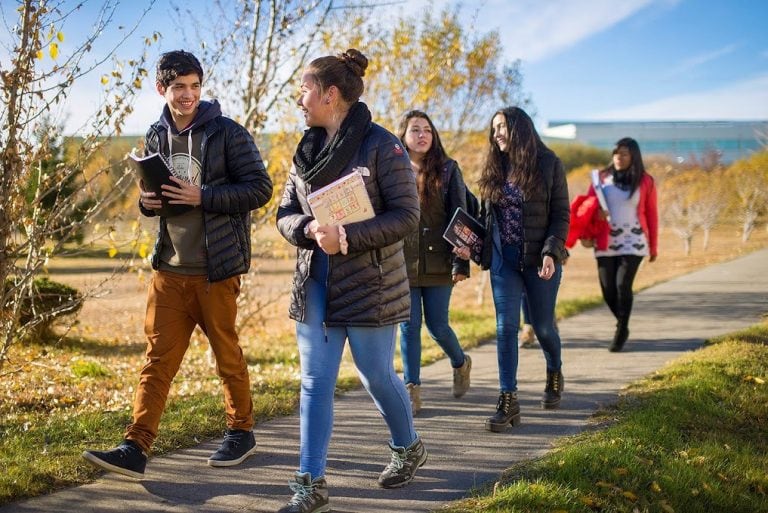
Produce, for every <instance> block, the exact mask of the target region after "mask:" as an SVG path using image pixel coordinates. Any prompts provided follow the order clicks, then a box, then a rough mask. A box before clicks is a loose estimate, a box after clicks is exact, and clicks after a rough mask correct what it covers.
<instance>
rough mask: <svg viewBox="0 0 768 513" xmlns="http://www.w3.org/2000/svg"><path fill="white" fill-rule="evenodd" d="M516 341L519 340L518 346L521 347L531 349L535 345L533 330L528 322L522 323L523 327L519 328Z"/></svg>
mask: <svg viewBox="0 0 768 513" xmlns="http://www.w3.org/2000/svg"><path fill="white" fill-rule="evenodd" d="M518 341H519V342H520V344H519V347H520V348H521V349H531V348H533V347H536V334H535V333H534V332H533V326H531V325H530V324H523V329H521V330H520V336H519V337H518Z"/></svg>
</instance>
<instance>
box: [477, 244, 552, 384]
mask: <svg viewBox="0 0 768 513" xmlns="http://www.w3.org/2000/svg"><path fill="white" fill-rule="evenodd" d="M497 258H501V259H502V261H501V262H492V264H491V290H492V292H493V302H494V305H495V306H496V355H497V358H498V363H499V386H500V389H501V391H502V392H514V391H516V390H517V361H518V350H517V330H518V328H519V326H520V300H521V296H522V294H523V290H525V293H526V294H527V296H528V298H527V299H528V313H529V314H530V316H531V319H530V320H531V324H532V325H533V331H534V333H536V338H538V339H539V345H540V346H541V349H542V350H543V351H544V359H545V360H546V362H547V371H548V372H557V371H559V370H560V367H561V366H562V362H561V360H560V334H559V333H558V332H557V329H556V328H555V302H556V301H557V291H558V289H559V288H560V279H561V277H562V266H561V265H560V264H555V273H554V275H553V276H552V278H550V279H549V280H542V279H541V278H539V275H538V269H536V268H535V267H525V268H522V270H521V267H522V266H521V260H520V259H521V257H520V248H519V246H515V245H505V246H502V251H501V255H500V257H499V253H498V252H494V253H493V259H494V260H495V259H497Z"/></svg>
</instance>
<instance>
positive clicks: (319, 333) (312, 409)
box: [296, 278, 417, 479]
mask: <svg viewBox="0 0 768 513" xmlns="http://www.w3.org/2000/svg"><path fill="white" fill-rule="evenodd" d="M325 295H326V289H325V286H324V285H323V284H321V283H319V282H318V281H316V280H314V279H312V278H310V279H308V280H307V303H306V305H307V311H306V317H305V322H303V323H300V322H297V323H296V338H297V340H298V344H299V358H300V360H301V406H300V429H301V442H300V458H299V472H309V473H310V475H311V476H312V479H314V478H316V477H320V476H324V475H325V467H326V461H327V457H328V445H329V444H330V441H331V432H332V431H333V397H334V391H335V389H336V378H337V377H338V374H339V366H340V364H341V356H342V353H343V351H344V344H345V342H346V341H347V340H349V348H350V350H351V352H352V358H353V359H354V361H355V365H356V366H357V370H358V372H359V374H360V380H361V381H362V383H363V386H364V387H365V389H366V390H367V391H368V393H369V394H370V396H371V397H372V398H373V402H374V403H375V404H376V408H378V410H379V412H381V414H382V416H383V417H384V421H385V422H386V423H387V426H388V427H389V432H390V435H391V437H392V440H391V442H392V445H394V446H397V447H409V446H410V445H411V444H412V443H413V442H415V441H416V438H417V434H416V430H415V428H414V426H413V417H412V415H411V403H410V399H409V398H408V392H407V390H406V389H405V385H404V384H403V382H402V381H401V380H400V378H399V377H398V375H397V373H396V372H395V367H394V365H393V359H394V356H395V338H396V337H395V335H396V333H397V326H396V325H394V324H392V325H388V326H382V327H380V328H368V327H354V326H348V327H325V326H324V324H323V321H324V319H325V317H324V316H325ZM350 450H351V448H350Z"/></svg>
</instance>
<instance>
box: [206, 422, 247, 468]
mask: <svg viewBox="0 0 768 513" xmlns="http://www.w3.org/2000/svg"><path fill="white" fill-rule="evenodd" d="M254 452H256V439H255V438H254V436H253V431H244V430H242V429H227V432H226V433H224V441H223V442H221V446H220V447H219V449H218V450H217V451H216V452H214V453H213V454H211V457H210V458H208V465H210V466H212V467H231V466H234V465H239V464H240V463H242V462H243V460H245V458H247V457H248V456H250V455H251V454H253V453H254Z"/></svg>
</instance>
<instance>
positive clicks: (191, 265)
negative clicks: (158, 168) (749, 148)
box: [83, 51, 272, 479]
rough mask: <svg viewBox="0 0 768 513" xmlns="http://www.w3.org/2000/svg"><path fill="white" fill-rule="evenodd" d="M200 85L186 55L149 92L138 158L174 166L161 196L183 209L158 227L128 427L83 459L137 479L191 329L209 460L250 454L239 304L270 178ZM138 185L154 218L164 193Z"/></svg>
mask: <svg viewBox="0 0 768 513" xmlns="http://www.w3.org/2000/svg"><path fill="white" fill-rule="evenodd" d="M202 82H203V69H202V67H201V65H200V63H199V61H198V60H197V58H196V57H195V56H194V55H192V54H191V53H189V52H185V51H173V52H168V53H165V54H163V55H162V56H161V57H160V60H159V62H158V64H157V83H156V88H157V92H158V93H159V94H160V95H162V96H163V97H164V98H165V102H166V105H165V107H164V108H163V112H162V115H161V117H160V120H159V121H157V122H156V123H154V124H153V125H152V126H151V127H150V128H149V130H148V131H147V134H146V136H145V153H146V154H147V155H149V154H151V153H155V152H158V153H160V154H161V155H163V156H165V157H166V159H167V161H168V162H170V163H171V164H172V169H173V174H174V176H173V177H171V180H172V181H173V184H172V185H163V186H162V192H161V195H162V199H164V200H165V201H166V202H167V203H169V204H171V205H176V206H181V205H183V206H186V209H184V208H183V207H182V210H184V211H183V212H181V213H178V214H176V215H172V216H167V217H166V216H161V217H160V221H159V232H158V235H157V242H156V243H155V249H154V253H153V255H152V268H153V269H154V273H153V276H152V281H151V284H150V286H149V293H148V298H147V314H146V319H145V322H144V331H145V334H146V337H147V351H146V356H147V358H146V363H145V364H144V367H143V368H142V369H141V373H140V377H139V384H138V387H137V389H136V395H135V398H134V403H133V422H132V423H131V424H130V425H129V426H128V428H127V430H126V432H125V434H124V440H123V442H122V443H121V444H120V445H119V446H118V447H116V448H114V449H111V450H107V451H94V450H88V451H85V452H84V453H83V457H84V458H85V459H86V460H88V461H89V462H90V463H92V464H93V465H95V466H97V467H100V468H103V469H106V470H109V471H112V472H117V473H120V474H123V475H126V476H130V477H134V478H139V479H140V478H141V477H143V475H144V468H145V466H146V462H147V454H148V452H149V451H150V448H151V446H152V443H153V442H154V441H155V438H156V437H157V432H158V426H159V424H160V417H161V415H162V413H163V410H164V409H165V404H166V400H167V397H168V391H169V389H170V385H171V381H172V380H173V378H174V376H175V375H176V373H177V372H178V370H179V366H180V365H181V362H182V359H183V357H184V353H185V352H186V350H187V347H189V340H190V337H191V335H192V332H193V330H194V329H195V326H200V328H201V329H202V331H203V332H204V333H205V334H206V336H207V337H208V340H209V342H210V345H211V349H212V350H213V353H214V354H215V356H216V372H217V374H218V375H219V377H220V378H221V381H222V384H223V388H224V403H225V409H226V421H227V431H226V435H225V437H224V441H223V443H222V444H221V447H220V448H219V449H218V450H217V451H216V452H215V453H214V454H213V455H211V457H210V458H209V459H208V464H209V465H212V466H231V465H237V464H239V463H241V462H242V461H243V460H244V459H245V458H247V457H248V456H249V455H251V454H253V453H254V452H255V450H256V442H255V439H254V436H253V432H252V427H253V412H252V409H253V405H252V401H251V391H250V379H249V377H248V368H247V365H246V362H245V359H244V357H243V352H242V349H241V348H240V345H239V341H238V336H237V332H236V329H235V318H236V316H237V303H236V300H237V296H238V294H239V292H240V275H241V274H244V273H246V272H247V271H248V268H249V266H250V260H251V241H250V212H251V211H252V210H255V209H257V208H260V207H262V206H264V205H265V204H266V203H267V202H268V201H269V200H270V198H271V197H272V181H271V179H270V178H269V175H268V174H267V172H266V169H265V167H264V163H263V162H262V159H261V155H260V154H259V150H258V148H257V147H256V144H255V143H254V141H253V138H252V137H251V136H250V134H249V133H248V132H247V131H246V129H245V128H244V127H242V126H240V125H239V124H237V123H236V122H234V121H233V120H231V119H229V118H226V117H224V116H222V114H221V108H220V107H219V104H218V102H216V101H215V100H214V101H212V102H208V101H201V100H200V92H201V87H202ZM140 187H141V198H140V201H139V208H140V210H141V213H142V214H143V215H145V216H150V217H151V216H155V215H157V212H156V211H159V210H160V208H161V207H162V206H163V201H162V199H161V197H159V196H158V195H157V194H155V193H154V192H150V191H147V190H145V187H144V184H143V183H140Z"/></svg>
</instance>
